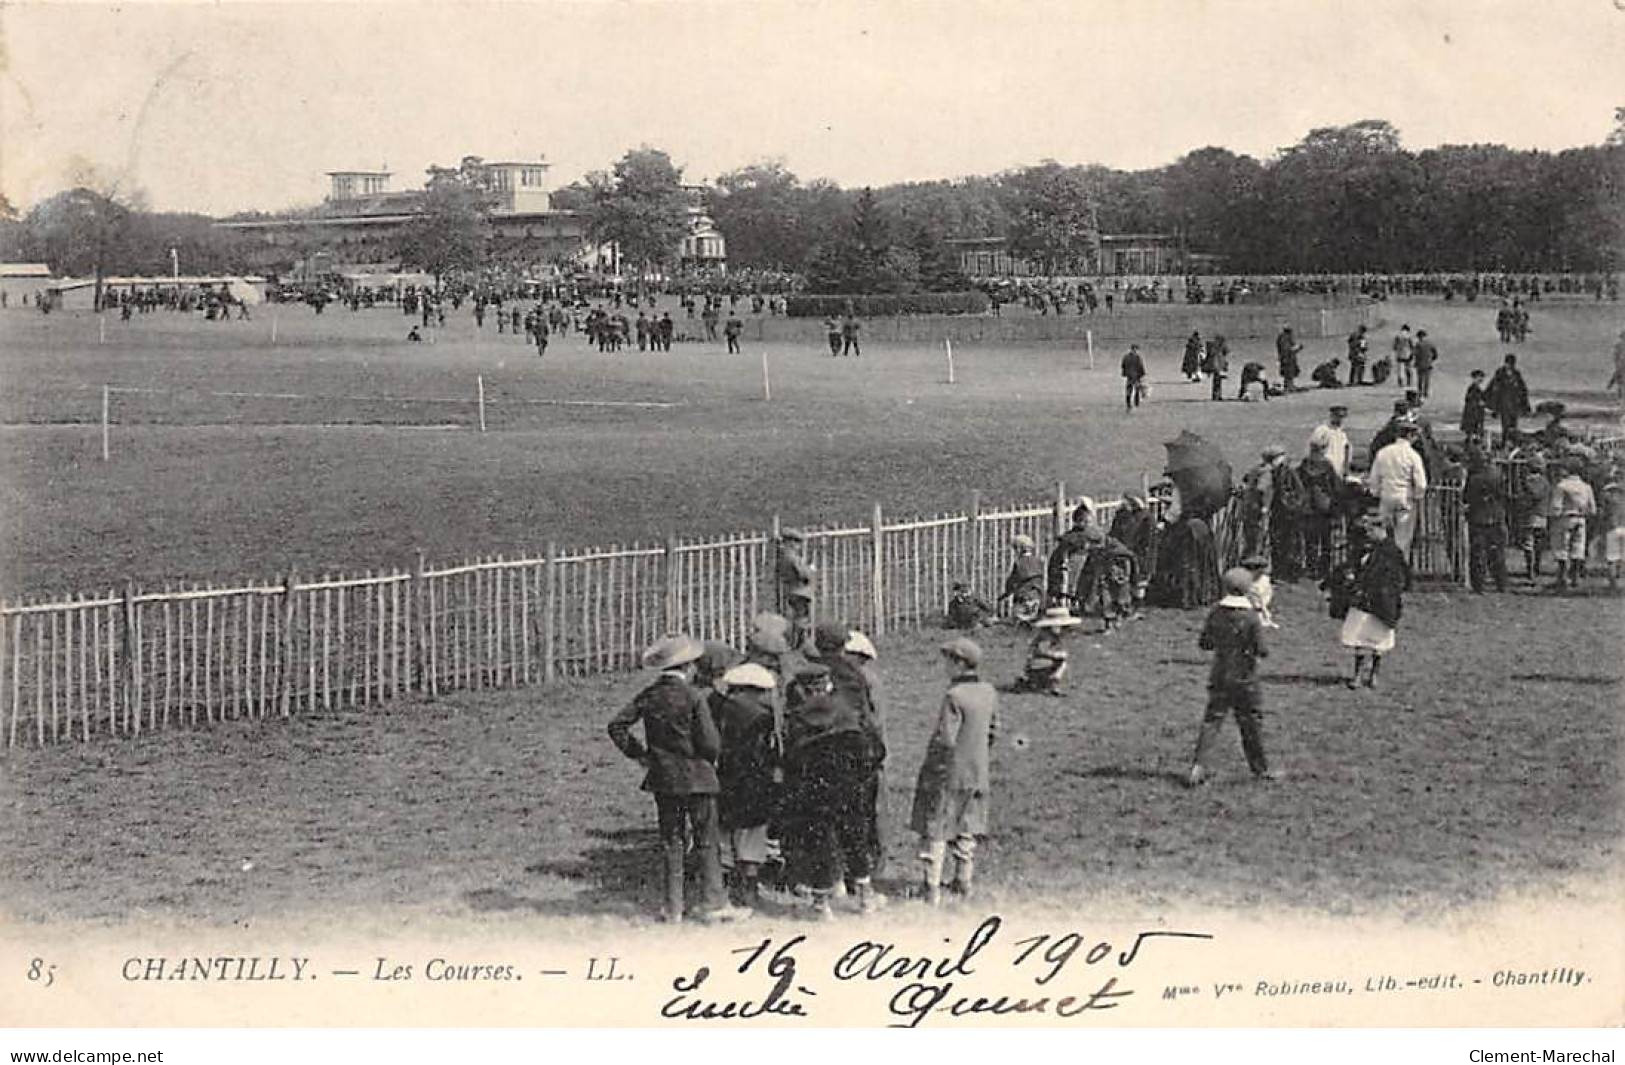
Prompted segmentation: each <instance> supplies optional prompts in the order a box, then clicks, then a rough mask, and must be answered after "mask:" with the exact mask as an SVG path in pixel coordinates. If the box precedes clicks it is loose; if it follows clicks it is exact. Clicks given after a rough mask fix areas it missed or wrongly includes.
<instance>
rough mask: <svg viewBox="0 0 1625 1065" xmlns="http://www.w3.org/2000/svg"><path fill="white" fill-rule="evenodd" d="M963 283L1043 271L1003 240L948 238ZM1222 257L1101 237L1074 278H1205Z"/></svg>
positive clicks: (1166, 243) (1134, 237) (1151, 236)
mask: <svg viewBox="0 0 1625 1065" xmlns="http://www.w3.org/2000/svg"><path fill="white" fill-rule="evenodd" d="M948 245H949V247H951V248H953V249H954V250H955V251H956V252H957V253H958V255H959V269H960V271H961V272H962V273H963V274H965V276H967V277H975V278H1019V277H1036V276H1040V275H1042V274H1043V272H1044V271H1043V268H1042V267H1041V266H1040V265H1039V264H1037V263H1034V262H1032V261H1031V260H1028V259H1025V258H1022V257H1021V256H1019V255H1016V254H1015V253H1013V252H1012V251H1011V250H1010V242H1009V240H1008V239H1007V238H1005V237H951V238H949V240H948ZM1220 261H1221V260H1220V257H1219V256H1217V255H1209V254H1206V253H1202V252H1192V251H1190V250H1188V249H1187V248H1186V247H1185V246H1184V244H1183V242H1182V241H1181V240H1180V238H1178V237H1176V236H1171V235H1169V234H1165V233H1099V234H1096V235H1095V238H1094V241H1093V247H1092V248H1091V250H1090V254H1089V258H1088V260H1087V261H1086V262H1084V263H1081V264H1079V266H1078V268H1077V271H1076V272H1077V274H1078V275H1079V276H1090V277H1145V276H1154V275H1159V274H1175V275H1181V276H1183V275H1187V274H1204V273H1212V272H1214V271H1215V270H1217V269H1218V267H1219V264H1220Z"/></svg>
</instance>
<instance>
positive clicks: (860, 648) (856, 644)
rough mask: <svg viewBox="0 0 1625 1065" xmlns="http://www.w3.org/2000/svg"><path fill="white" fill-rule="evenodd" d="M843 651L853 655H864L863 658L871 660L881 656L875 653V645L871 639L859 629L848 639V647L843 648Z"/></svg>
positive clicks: (854, 630)
mask: <svg viewBox="0 0 1625 1065" xmlns="http://www.w3.org/2000/svg"><path fill="white" fill-rule="evenodd" d="M842 650H844V651H848V652H850V653H851V654H855V655H862V656H863V657H865V658H868V659H871V660H873V659H876V658H879V657H880V655H879V654H878V653H876V651H875V645H874V643H873V642H872V641H871V640H870V639H869V637H867V636H865V635H864V634H863V633H861V632H859V631H858V630H857V629H853V630H852V635H850V636H848V637H847V638H846V646H845V647H844V648H842Z"/></svg>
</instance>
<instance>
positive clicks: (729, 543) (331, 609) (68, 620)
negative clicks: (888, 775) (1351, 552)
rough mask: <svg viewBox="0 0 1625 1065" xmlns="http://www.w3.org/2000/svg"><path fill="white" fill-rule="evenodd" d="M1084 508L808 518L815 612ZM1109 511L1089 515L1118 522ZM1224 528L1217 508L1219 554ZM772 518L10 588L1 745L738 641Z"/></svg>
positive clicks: (1454, 563) (1457, 563)
mask: <svg viewBox="0 0 1625 1065" xmlns="http://www.w3.org/2000/svg"><path fill="white" fill-rule="evenodd" d="M1454 491H1455V490H1453V489H1440V490H1439V491H1436V492H1433V493H1430V496H1429V500H1430V503H1429V506H1428V507H1427V508H1424V515H1423V521H1422V527H1421V531H1420V533H1419V535H1418V539H1417V549H1416V557H1417V559H1418V562H1419V564H1420V565H1419V570H1418V572H1422V573H1426V574H1437V575H1447V576H1454V577H1456V579H1460V575H1461V574H1464V573H1465V565H1464V562H1463V558H1464V556H1465V543H1466V538H1465V534H1464V532H1463V531H1462V530H1461V529H1460V528H1459V526H1460V505H1459V493H1456V494H1455V495H1454V496H1451V493H1452V492H1454ZM1452 499H1453V500H1454V502H1452ZM1077 502H1078V500H1076V499H1074V498H1071V497H1069V496H1068V495H1067V494H1066V491H1065V488H1064V486H1060V485H1058V486H1057V488H1056V493H1055V496H1054V498H1053V499H1052V500H1050V501H1049V502H1046V503H1042V504H1016V505H1009V506H999V505H993V506H988V505H984V504H983V502H982V500H981V498H980V497H979V496H973V497H972V500H971V505H970V507H969V508H968V509H967V510H966V511H965V512H963V513H958V514H939V515H936V516H932V517H925V518H918V519H914V520H909V521H902V522H895V523H890V524H888V523H887V522H886V521H885V519H884V515H883V513H882V510H881V508H880V506H879V505H876V506H875V508H874V511H873V513H872V515H871V516H870V520H869V522H868V523H866V524H864V525H855V526H845V527H833V528H821V529H809V530H806V534H807V539H806V544H805V549H804V552H803V554H804V557H805V558H806V560H807V561H808V562H809V563H811V564H812V566H813V568H814V577H813V579H814V593H813V603H814V611H815V614H816V615H817V616H821V617H828V618H839V619H841V620H842V621H844V622H846V623H848V624H851V625H853V626H854V627H857V628H862V629H863V630H865V631H866V632H868V633H870V634H871V635H882V634H885V633H889V632H895V631H902V630H908V629H914V628H919V627H921V626H924V625H927V624H931V623H935V622H937V621H939V620H940V619H941V617H942V614H943V610H944V607H945V604H946V602H947V600H948V597H949V595H950V593H951V590H952V586H953V583H954V582H955V581H959V580H963V581H965V582H967V583H968V584H969V585H970V586H971V588H972V590H973V591H975V592H976V594H978V595H980V596H982V597H984V598H986V599H994V598H996V596H997V594H998V591H999V589H1000V588H1001V586H1002V584H1003V580H1004V575H1005V573H1006V571H1007V569H1008V567H1009V563H1010V553H1009V544H1010V540H1011V539H1012V537H1014V536H1015V535H1016V534H1018V533H1023V534H1026V535H1028V536H1030V537H1032V538H1033V540H1034V541H1035V543H1036V544H1037V546H1038V550H1039V552H1040V553H1041V554H1047V553H1048V551H1049V550H1050V548H1051V547H1052V546H1053V544H1054V540H1055V537H1056V536H1057V534H1058V533H1059V532H1060V531H1062V530H1064V529H1065V528H1066V526H1067V524H1068V518H1069V515H1070V513H1071V510H1072V508H1073V507H1074V506H1075V505H1076V504H1077ZM1119 505H1120V504H1118V503H1117V502H1115V501H1112V502H1104V501H1103V502H1100V503H1099V504H1098V510H1099V512H1100V513H1101V515H1102V517H1103V518H1104V519H1105V520H1106V521H1110V520H1111V517H1112V514H1113V512H1114V510H1115V509H1116V507H1117V506H1119ZM1232 524H1233V523H1231V522H1228V521H1226V520H1225V517H1224V516H1222V515H1221V517H1220V519H1219V520H1218V522H1217V523H1216V525H1217V528H1216V532H1217V533H1218V535H1219V538H1220V544H1221V555H1220V557H1221V558H1222V559H1225V560H1226V561H1227V562H1231V561H1233V558H1232V557H1231V556H1232V555H1234V553H1235V551H1236V550H1237V548H1236V546H1235V541H1236V539H1237V537H1236V536H1235V535H1234V533H1233V530H1232V529H1231V528H1230V526H1231V525H1232ZM778 532H779V530H778V528H777V526H776V523H775V528H774V529H773V530H772V531H770V532H767V533H757V534H743V535H738V536H731V537H724V538H722V539H717V540H706V541H699V540H694V541H690V540H680V539H673V540H670V541H668V542H666V543H664V544H661V545H658V546H645V545H634V546H631V547H621V546H611V547H608V548H602V549H591V550H580V551H564V552H561V551H559V550H558V549H557V548H556V547H554V546H552V545H549V546H548V548H547V550H546V552H545V554H543V555H542V556H540V557H526V558H519V559H506V558H492V559H481V560H477V561H473V562H469V563H465V564H462V565H455V566H449V567H445V568H439V569H435V568H430V567H429V566H428V565H426V564H425V563H424V562H423V561H422V560H421V559H420V561H419V563H418V565H417V566H415V567H414V568H413V569H412V570H411V571H410V572H408V571H402V570H391V571H389V572H384V573H368V574H365V575H362V576H351V577H322V578H319V579H315V580H308V581H307V580H301V579H300V578H299V576H298V575H297V574H292V573H290V574H288V575H287V576H286V577H284V578H283V579H282V580H281V581H278V582H275V583H259V584H244V585H240V586H235V587H226V588H216V587H203V588H182V589H179V590H175V589H165V590H163V591H138V590H137V589H136V588H134V587H133V586H127V587H126V588H124V589H123V590H122V591H109V592H106V593H103V594H99V595H93V596H76V597H73V598H71V599H68V600H65V601H54V602H21V603H0V728H3V729H4V731H5V744H6V746H7V747H8V748H15V747H18V746H23V745H30V744H32V745H35V746H44V745H46V744H48V743H57V742H62V741H66V740H70V739H73V738H75V737H77V738H78V739H80V740H90V739H91V738H92V737H96V736H138V735H140V734H142V733H143V732H155V731H162V730H167V729H176V728H193V727H198V726H206V725H209V724H213V723H216V722H221V721H233V720H263V719H266V718H276V717H282V718H287V717H291V716H293V715H296V714H297V715H310V714H317V713H327V712H335V711H340V710H351V709H355V708H360V707H367V706H374V705H378V704H380V703H383V702H385V701H388V700H392V699H396V698H398V697H400V696H402V695H403V694H407V693H412V694H416V695H419V696H423V697H430V698H432V697H434V696H437V695H440V694H441V693H445V692H452V691H476V690H485V689H493V688H519V687H524V686H527V685H535V684H546V683H549V682H552V681H554V680H557V679H560V678H566V677H578V676H587V675H593V674H602V673H611V672H617V671H623V670H630V669H635V668H637V666H638V661H639V656H640V653H641V652H642V650H643V648H644V647H645V646H647V645H648V644H649V643H651V642H653V641H654V640H655V639H657V638H658V637H660V636H661V635H662V634H665V633H670V632H676V631H682V632H687V633H690V634H691V635H693V636H696V637H698V638H700V639H705V640H718V641H722V642H725V643H729V644H732V645H734V646H740V645H742V644H743V642H744V638H745V636H746V634H747V633H748V632H749V629H750V621H751V618H752V617H753V616H754V615H755V614H756V613H758V612H760V611H762V610H771V609H776V608H777V606H778V603H777V602H776V584H775V577H774V574H775V567H776V564H777V555H776V551H777V544H778V542H779V541H778ZM815 620H816V617H815Z"/></svg>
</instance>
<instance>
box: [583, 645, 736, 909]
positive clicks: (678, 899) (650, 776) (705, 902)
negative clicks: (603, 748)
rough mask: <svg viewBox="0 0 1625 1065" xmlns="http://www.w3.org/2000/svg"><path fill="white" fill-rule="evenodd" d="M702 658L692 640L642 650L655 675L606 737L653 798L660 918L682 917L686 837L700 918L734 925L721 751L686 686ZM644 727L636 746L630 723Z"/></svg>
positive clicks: (702, 706) (701, 702) (706, 715)
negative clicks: (725, 884) (661, 873)
mask: <svg viewBox="0 0 1625 1065" xmlns="http://www.w3.org/2000/svg"><path fill="white" fill-rule="evenodd" d="M704 653H705V648H704V646H702V645H701V644H700V642H699V641H698V640H695V639H692V638H690V637H688V636H668V637H666V638H665V639H663V640H661V641H659V642H658V643H656V644H654V645H653V646H652V647H650V648H649V649H648V650H646V651H645V652H644V653H643V664H644V666H645V667H647V668H649V669H657V670H659V671H660V675H659V676H658V677H656V678H655V681H654V683H653V684H650V685H649V686H648V687H647V688H645V689H643V691H641V692H639V693H638V695H637V697H636V698H635V699H633V700H632V702H631V704H630V705H629V706H627V708H626V709H625V710H622V711H621V712H620V713H619V714H617V715H615V718H614V720H612V721H611V722H610V723H609V738H610V739H611V740H612V741H614V743H615V746H616V747H618V748H619V749H620V751H621V753H622V754H624V755H626V756H627V757H628V758H631V759H632V760H634V761H636V762H638V763H639V764H640V765H642V766H643V767H644V769H645V770H646V772H645V774H644V777H643V785H642V786H643V790H644V791H647V792H651V793H653V795H654V799H655V813H656V816H657V819H658V823H659V826H660V849H661V854H662V858H663V863H664V869H665V888H666V902H665V909H664V910H663V917H664V919H665V920H667V921H670V922H676V921H680V920H682V919H683V906H684V890H683V889H684V885H683V852H684V849H685V846H686V844H687V841H688V839H689V838H690V837H691V838H692V839H693V842H694V849H695V852H696V855H697V857H698V860H699V865H700V893H701V894H700V908H701V915H702V916H703V917H704V918H705V919H708V920H736V919H738V918H740V917H742V916H745V912H743V911H740V910H736V909H733V908H732V907H730V906H728V903H727V899H726V898H725V896H724V895H723V891H722V867H721V865H720V860H719V856H718V851H717V791H718V790H719V789H718V784H717V771H716V759H717V755H718V754H719V752H720V750H721V740H720V738H719V737H718V735H717V727H716V723H715V722H714V721H713V720H712V719H711V711H710V707H709V706H707V705H706V701H705V699H704V697H703V696H701V694H700V693H699V692H698V691H696V690H695V688H694V686H693V683H692V682H693V679H694V670H695V662H697V661H698V660H699V658H700V656H701V655H703V654H704ZM640 721H641V722H642V723H643V735H644V739H643V741H642V742H639V740H638V738H637V737H636V736H634V735H633V734H632V726H633V725H635V724H637V723H638V722H640Z"/></svg>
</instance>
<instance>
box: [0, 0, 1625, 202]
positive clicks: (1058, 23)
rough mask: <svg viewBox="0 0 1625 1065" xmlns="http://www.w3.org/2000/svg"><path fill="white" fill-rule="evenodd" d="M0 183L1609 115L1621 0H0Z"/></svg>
mask: <svg viewBox="0 0 1625 1065" xmlns="http://www.w3.org/2000/svg"><path fill="white" fill-rule="evenodd" d="M0 20H3V30H4V37H3V46H4V50H5V52H4V70H3V71H0V79H3V83H0V149H3V151H0V189H3V190H4V192H5V193H6V195H7V196H8V197H10V198H11V200H12V202H13V203H14V204H17V205H19V206H22V207H25V208H26V207H27V206H28V205H29V204H32V203H34V202H36V201H38V200H39V199H42V198H44V197H46V196H49V195H50V194H52V193H53V192H56V191H58V190H60V189H62V188H64V187H67V186H68V185H70V184H72V183H73V180H74V178H75V176H76V175H77V174H78V173H79V172H81V171H83V170H84V169H85V168H87V167H88V168H90V169H92V170H93V171H94V172H96V173H99V174H101V175H103V178H104V180H107V181H113V180H116V181H118V182H119V184H120V188H123V189H139V190H141V191H142V192H144V193H145V195H146V197H147V200H148V202H149V203H150V204H151V205H152V206H154V207H157V208H163V209H177V210H178V209H186V210H197V211H204V212H211V213H224V212H228V211H234V210H240V209H249V208H258V209H277V208H282V207H287V206H292V205H296V204H301V203H313V202H315V201H317V200H319V199H320V198H321V197H322V195H323V194H324V192H325V191H326V187H327V179H326V178H325V177H324V176H323V172H324V171H327V170H334V169H362V168H373V167H379V166H387V167H388V168H389V169H391V170H393V171H394V172H395V173H396V175H397V176H396V179H395V182H394V187H396V188H404V187H412V186H416V185H418V184H420V183H421V180H422V173H423V169H424V167H426V166H427V165H429V164H430V163H432V162H442V163H454V162H455V161H456V160H457V159H459V158H461V157H462V156H463V155H465V154H475V155H483V156H485V157H486V158H498V157H501V158H517V159H532V158H537V157H545V158H546V159H547V160H548V161H550V162H551V163H552V164H553V166H554V170H553V175H554V177H555V179H556V180H558V181H559V182H561V183H562V182H567V181H570V180H574V179H575V178H578V177H580V176H581V175H582V174H583V173H585V172H586V171H588V170H592V169H598V168H602V167H605V166H607V165H609V164H610V163H611V162H612V161H613V160H614V159H616V158H617V157H619V156H620V155H621V154H622V153H623V152H624V151H626V150H627V149H628V148H631V147H635V146H637V145H639V144H649V145H652V146H654V147H658V148H664V149H665V150H667V151H668V152H670V153H671V155H672V156H673V158H674V159H675V160H676V161H677V163H678V164H679V165H680V166H683V167H685V168H686V173H687V176H688V177H690V178H692V179H709V178H712V177H715V176H716V175H717V174H719V173H722V172H724V171H727V170H729V169H732V168H735V167H738V166H741V165H744V164H746V163H749V162H752V161H755V160H758V159H763V158H779V159H782V160H783V161H784V162H785V163H786V164H787V165H788V166H789V167H790V168H791V169H792V170H794V171H795V172H796V173H797V174H799V175H800V176H801V177H802V178H803V179H810V178H814V177H827V178H832V179H834V180H836V181H839V182H840V183H842V184H844V185H864V184H885V183H890V182H894V181H902V180H909V179H929V178H941V177H957V176H962V175H966V174H988V173H993V172H996V171H999V170H1002V169H1005V168H1008V167H1012V166H1019V165H1022V164H1026V163H1032V162H1037V161H1038V160H1040V159H1043V158H1046V157H1048V158H1055V159H1059V160H1061V161H1062V162H1066V163H1103V164H1106V165H1108V166H1114V167H1123V168H1142V167H1150V166H1158V165H1161V164H1164V163H1168V162H1171V161H1173V160H1174V159H1176V158H1178V157H1179V156H1180V155H1181V154H1183V153H1184V152H1186V151H1189V150H1191V149H1193V148H1198V147H1202V146H1205V145H1220V146H1223V147H1227V148H1231V149H1233V150H1235V151H1239V152H1245V153H1248V154H1252V155H1255V156H1258V157H1261V158H1262V157H1267V156H1269V155H1270V154H1271V153H1273V152H1274V151H1276V150H1277V149H1279V148H1281V147H1283V146H1285V145H1288V144H1291V143H1293V142H1295V141H1297V140H1298V139H1300V138H1301V137H1302V136H1303V134H1304V133H1306V132H1307V131H1308V130H1309V129H1311V128H1313V127H1315V126H1325V125H1334V124H1341V123H1346V122H1352V121H1356V120H1359V119H1362V118H1386V119H1388V120H1390V121H1392V122H1393V123H1394V124H1395V125H1396V126H1398V128H1399V130H1400V133H1401V135H1402V137H1403V140H1404V143H1405V144H1406V146H1408V147H1411V148H1422V147H1428V146H1431V145H1436V144H1440V143H1469V142H1486V141H1493V142H1499V143H1504V144H1509V145H1512V146H1514V147H1520V148H1548V149H1560V148H1566V147H1573V146H1577V145H1585V144H1595V143H1598V142H1600V141H1601V140H1602V139H1603V138H1604V137H1605V136H1606V135H1607V132H1608V130H1609V129H1610V128H1611V126H1612V122H1613V113H1614V108H1615V107H1616V106H1619V105H1625V0H1516V2H1500V0H1462V2H1440V0H1434V2H1427V3H1418V2H1410V0H1404V2H1402V0H1360V2H1345V0H1328V2H1321V0H1277V2H1263V0H1223V2H1221V0H1074V2H1072V3H1036V2H1035V3H1028V2H1022V0H986V2H984V0H940V2H928V3H927V2H921V3H905V2H887V0H871V2H868V3H859V2H844V0H843V2H829V3H825V2H818V0H812V2H800V3H788V2H773V0H755V2H744V0H738V2H709V0H681V2H678V0H664V2H653V0H619V2H616V0H577V2H544V3H508V4H491V5H485V4H474V3H440V4H435V5H416V4H400V3H385V2H378V0H374V2H367V3H345V4H334V3H303V4H269V3H233V4H179V3H173V4H172V3H164V4H159V3H141V2H134V3H124V4H121V5H118V6H116V7H115V6H96V5H86V4H72V5H70V4H65V3H60V2H58V3H46V4H26V3H25V4H15V3H6V4H5V5H4V6H3V7H0Z"/></svg>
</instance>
